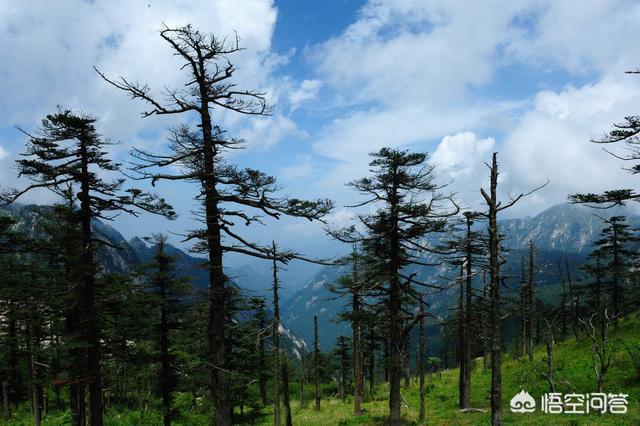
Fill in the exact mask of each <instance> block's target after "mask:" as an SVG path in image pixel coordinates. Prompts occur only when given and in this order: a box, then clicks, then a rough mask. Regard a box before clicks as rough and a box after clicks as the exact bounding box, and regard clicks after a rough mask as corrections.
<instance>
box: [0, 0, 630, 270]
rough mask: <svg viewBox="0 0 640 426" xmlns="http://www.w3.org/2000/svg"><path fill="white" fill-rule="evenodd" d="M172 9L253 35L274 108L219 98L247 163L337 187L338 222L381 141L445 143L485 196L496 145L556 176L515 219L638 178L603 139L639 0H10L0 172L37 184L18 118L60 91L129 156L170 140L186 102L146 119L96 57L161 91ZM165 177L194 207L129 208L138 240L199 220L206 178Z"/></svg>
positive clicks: (169, 73)
mask: <svg viewBox="0 0 640 426" xmlns="http://www.w3.org/2000/svg"><path fill="white" fill-rule="evenodd" d="M162 22H166V23H167V24H169V25H174V24H185V23H192V24H193V25H194V26H196V27H198V28H199V29H201V30H202V31H211V32H215V33H216V34H218V35H225V34H229V33H230V32H232V31H233V30H236V31H237V32H238V34H239V35H240V37H241V39H242V43H243V45H244V47H246V50H245V51H243V52H242V53H241V54H239V55H237V56H236V57H235V58H231V59H232V60H234V62H235V63H236V64H237V66H238V68H239V72H238V75H237V82H238V84H239V85H241V86H243V87H246V88H250V89H251V88H255V89H258V90H265V91H266V92H267V93H268V94H269V99H270V100H271V103H272V104H273V105H274V108H275V109H274V114H273V115H272V116H271V117H266V118H255V117H234V116H232V115H231V114H227V113H225V112H216V113H215V117H216V120H220V122H221V123H223V124H224V126H225V127H226V128H228V129H229V131H230V132H231V133H232V134H234V135H237V136H239V137H243V138H245V139H246V141H247V144H248V149H247V150H246V151H245V152H243V153H238V154H234V156H233V160H234V161H237V162H238V163H239V164H241V165H246V166H252V167H258V168H260V169H263V170H264V171H266V172H268V173H271V174H274V175H276V176H277V177H278V178H279V180H280V182H281V184H283V185H284V186H285V187H286V189H285V192H286V193H288V194H291V195H295V196H301V197H329V198H332V199H334V200H336V204H337V208H336V211H335V212H334V214H333V215H332V217H331V220H332V222H333V223H335V224H337V225H340V224H347V223H349V222H350V220H351V219H352V213H350V212H349V211H348V210H347V209H345V208H344V207H343V206H344V205H345V204H347V203H349V202H352V201H353V200H355V199H357V195H356V194H353V193H351V192H350V191H349V189H347V188H345V186H344V183H345V182H347V181H349V180H352V179H355V178H357V177H361V176H364V175H366V174H367V170H368V167H367V162H368V158H367V153H369V152H371V151H374V150H377V149H379V148H380V147H382V146H394V147H405V148H409V149H413V150H424V151H429V152H431V153H432V159H433V160H434V161H435V162H436V163H437V164H438V169H437V170H438V172H437V173H438V177H439V179H440V180H441V181H442V182H448V183H450V186H449V189H450V190H451V191H454V192H456V193H457V194H458V198H459V199H460V201H461V202H462V203H463V204H464V205H466V206H469V207H476V206H478V203H479V202H480V197H479V188H480V186H481V185H482V184H483V183H484V182H485V181H486V167H485V166H484V164H483V161H485V160H486V159H487V158H488V157H489V156H490V154H491V152H493V151H498V152H499V158H500V161H501V164H502V171H503V173H502V176H501V177H502V181H501V186H502V188H503V192H504V194H505V195H506V194H508V193H516V192H518V191H524V190H528V189H530V188H532V187H535V186H537V185H539V184H540V183H543V182H544V181H546V180H547V179H549V180H551V184H550V185H549V186H548V187H547V188H546V189H545V190H544V191H542V192H539V193H536V194H535V196H533V197H531V198H529V199H528V200H527V201H526V202H524V203H522V204H521V205H520V206H519V207H518V208H517V209H514V210H513V211H512V212H511V213H510V214H512V215H515V216H524V215H532V214H536V213H538V212H540V211H541V210H543V209H544V208H546V207H548V206H550V205H553V204H556V203H558V202H563V201H564V200H565V199H566V195H567V194H569V193H572V192H577V191H592V192H596V191H600V190H603V189H609V188H614V187H621V186H622V187H633V186H634V180H633V178H632V177H631V176H629V175H628V174H625V173H624V172H623V171H622V170H620V167H621V164H620V163H619V162H618V161H616V160H614V159H612V158H610V157H607V156H606V155H605V154H604V153H603V152H602V151H601V150H600V148H599V147H598V146H595V145H593V144H589V143H588V140H589V139H590V138H593V137H597V136H599V135H601V134H602V133H603V132H604V131H606V130H607V129H608V128H609V126H610V124H611V123H612V122H614V121H616V120H619V119H620V118H622V117H624V116H625V115H629V114H633V113H638V109H639V108H640V102H639V101H640V79H639V78H637V77H633V76H628V75H625V74H624V71H625V70H628V69H632V68H636V67H637V66H639V65H640V60H639V59H638V58H640V45H639V44H638V43H636V42H631V41H636V40H640V25H639V24H640V3H638V2H637V1H625V0H590V1H588V2H584V1H577V0H561V1H553V0H531V1H513V0H491V1H486V2H469V1H463V0H395V1H391V0H390V1H384V0H368V1H364V0H363V1H353V0H326V1H322V2H320V1H315V2H311V1H295V0H283V1H275V2H274V1H270V0H243V1H237V0H188V1H177V0H175V1H169V0H167V1H157V0H146V1H136V2H132V1H126V0H114V1H106V0H104V1H102V0H95V1H80V0H60V1H56V2H39V1H35V0H33V1H30V0H26V1H20V2H16V1H11V0H0V85H1V86H2V93H3V96H2V98H0V184H2V185H6V186H16V185H17V186H19V185H22V184H24V182H23V181H19V180H17V179H16V177H15V171H14V170H12V169H11V167H12V166H11V164H12V162H13V161H14V160H15V157H16V156H17V155H18V154H19V153H20V152H21V150H22V149H23V147H24V139H23V137H22V135H21V134H20V133H19V132H17V131H16V130H15V129H14V128H13V126H14V125H20V126H22V127H24V128H25V129H33V128H34V127H36V126H37V124H38V123H39V120H40V119H41V118H42V117H43V116H44V115H45V114H47V113H49V112H51V111H53V110H54V109H55V107H56V105H63V106H65V107H70V108H74V109H80V110H82V111H85V112H91V113H93V114H95V115H96V116H98V117H99V119H100V121H99V129H100V131H101V132H102V133H103V134H104V135H105V136H107V137H109V138H112V139H114V140H117V141H119V142H120V145H118V146H116V147H114V149H113V152H112V155H113V156H114V157H115V158H117V159H118V160H119V161H122V162H126V160H127V151H128V150H129V149H130V148H131V147H132V146H139V147H144V148H148V149H149V148H152V149H160V150H162V149H163V147H164V145H165V142H164V138H165V136H166V128H167V127H168V126H170V125H172V124H175V123H176V119H175V117H163V118H155V117H151V118H146V119H142V118H140V112H141V111H142V110H143V108H144V105H142V104H140V103H136V102H133V101H131V100H130V99H128V98H127V97H126V96H125V95H124V94H122V93H118V92H117V91H116V90H115V89H113V88H111V87H109V86H107V85H106V84H104V82H103V81H101V80H100V79H99V78H98V76H97V75H96V74H95V73H94V72H93V71H92V69H91V67H92V66H93V65H96V66H98V67H99V68H100V69H102V70H103V71H104V72H105V73H107V74H108V75H111V76H118V75H124V76H127V77H128V78H131V79H133V80H137V81H147V82H148V83H149V85H150V87H151V88H152V89H153V90H156V91H157V90H160V89H161V88H162V86H163V85H164V84H167V85H169V86H171V85H174V86H175V85H179V84H181V82H183V81H184V76H183V75H181V74H180V72H179V70H178V66H177V62H176V59H175V58H173V57H171V56H170V51H169V50H168V49H167V46H165V45H164V44H163V42H162V40H161V39H160V37H159V36H158V35H157V30H158V29H159V28H160V25H161V23H162ZM158 189H159V190H160V191H162V193H163V194H165V195H166V198H167V199H168V200H169V201H170V202H172V203H173V204H174V205H175V206H176V208H177V210H178V212H179V213H180V218H179V219H178V220H177V221H175V222H167V221H165V220H163V219H160V218H155V217H150V216H142V217H140V218H126V217H122V218H119V219H118V220H117V222H116V227H117V228H118V229H119V230H120V231H121V232H122V233H123V234H124V235H125V236H126V237H132V236H134V235H148V234H149V233H151V232H157V231H165V232H175V233H180V232H184V230H185V229H191V228H194V227H195V226H197V224H195V223H194V222H193V221H192V220H191V219H190V217H191V215H190V211H191V210H193V208H194V205H193V202H192V196H193V194H194V190H193V188H192V187H190V186H188V185H178V186H176V185H170V184H162V185H160V186H159V187H158ZM25 201H27V202H40V203H46V202H51V201H52V198H51V196H49V195H47V194H44V193H37V194H33V195H31V196H30V197H28V198H26V199H25ZM246 233H247V234H248V235H249V236H251V237H252V238H255V239H258V240H262V241H269V240H270V239H272V238H274V239H276V240H278V241H280V242H281V244H282V245H284V246H287V247H292V248H294V249H297V250H301V251H304V252H305V253H309V254H312V255H325V254H333V253H332V252H333V251H335V250H337V249H336V248H335V244H334V243H331V242H330V241H329V240H328V239H327V238H326V237H325V236H324V232H323V230H322V228H321V227H320V226H316V225H312V224H308V223H306V222H300V221H289V220H287V221H283V222H282V223H279V224H273V225H272V226H269V227H266V228H257V229H252V230H246ZM174 240H175V241H178V238H177V237H175V238H174ZM243 261H244V260H242V259H234V260H233V262H234V263H241V262H243Z"/></svg>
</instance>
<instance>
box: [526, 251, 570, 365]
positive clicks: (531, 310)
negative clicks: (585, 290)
mask: <svg viewBox="0 0 640 426" xmlns="http://www.w3.org/2000/svg"><path fill="white" fill-rule="evenodd" d="M534 270H535V261H534V248H533V243H532V242H531V241H529V279H528V281H527V331H528V335H527V354H528V355H529V362H533V321H534V319H533V316H534V297H533V273H534ZM567 273H569V271H568V270H567ZM569 285H571V282H569Z"/></svg>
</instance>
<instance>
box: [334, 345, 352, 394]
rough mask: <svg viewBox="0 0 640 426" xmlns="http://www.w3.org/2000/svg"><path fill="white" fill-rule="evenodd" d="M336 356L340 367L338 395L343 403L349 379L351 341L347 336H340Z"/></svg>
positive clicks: (335, 350)
mask: <svg viewBox="0 0 640 426" xmlns="http://www.w3.org/2000/svg"><path fill="white" fill-rule="evenodd" d="M334 356H335V357H336V362H337V364H338V366H339V371H338V394H339V395H340V399H341V400H342V402H344V401H345V398H346V396H347V390H346V388H347V377H348V374H349V357H350V354H349V339H348V338H347V336H338V340H337V342H336V348H335V349H334Z"/></svg>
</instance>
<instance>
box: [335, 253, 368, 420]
mask: <svg viewBox="0 0 640 426" xmlns="http://www.w3.org/2000/svg"><path fill="white" fill-rule="evenodd" d="M361 257H362V255H361V254H360V253H358V251H357V244H356V243H354V244H353V250H352V252H351V256H349V258H348V259H346V261H349V262H350V263H351V274H350V275H345V276H342V277H340V279H339V280H338V282H337V283H336V284H335V285H329V286H328V289H329V291H331V292H333V293H336V294H338V295H339V297H342V296H349V298H350V300H349V302H348V303H349V306H350V307H351V310H350V311H346V312H342V313H340V314H339V316H338V318H340V320H342V321H349V322H350V323H351V330H352V340H351V341H352V345H353V350H352V354H353V383H354V387H353V415H354V416H359V415H361V414H362V398H363V394H364V378H363V364H364V355H363V350H362V328H363V327H362V323H363V315H364V312H363V304H364V302H363V297H364V296H365V286H364V282H363V280H362V279H361V273H360V272H361V271H360V270H359V261H360V258H361ZM342 399H343V400H344V397H343V398H342Z"/></svg>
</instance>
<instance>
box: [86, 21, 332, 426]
mask: <svg viewBox="0 0 640 426" xmlns="http://www.w3.org/2000/svg"><path fill="white" fill-rule="evenodd" d="M160 36H161V37H162V38H163V39H164V40H165V41H166V42H167V43H168V44H169V45H170V47H171V49H172V50H173V52H174V53H175V54H176V55H177V56H178V57H180V58H181V59H182V60H184V66H183V67H182V69H183V70H185V72H186V73H187V74H188V79H189V81H190V82H189V83H188V84H187V86H186V87H184V88H182V89H176V90H174V89H166V93H165V95H166V97H167V98H168V101H167V102H166V103H163V102H162V101H159V100H158V99H157V98H155V97H154V95H152V94H151V91H150V89H149V87H148V86H146V85H138V84H135V83H131V82H129V81H128V80H126V79H124V78H121V79H119V80H118V81H115V80H109V79H108V78H107V77H106V76H104V75H103V74H102V73H100V72H99V71H98V72H99V73H100V75H101V76H102V77H103V78H104V79H105V80H106V81H107V82H109V83H110V84H112V85H113V86H115V87H116V88H118V89H121V90H123V91H125V92H127V93H128V94H129V95H130V96H131V97H132V98H133V99H140V100H142V101H144V102H146V103H147V104H148V105H150V110H148V111H146V112H145V113H144V114H143V115H144V116H150V115H174V114H185V116H186V115H188V114H193V113H195V114H197V121H198V124H197V126H198V128H197V130H192V129H191V128H189V126H188V125H186V124H183V125H180V126H177V127H175V128H173V129H172V137H171V141H170V147H169V148H170V151H171V152H170V153H169V154H155V153H151V152H145V151H142V150H135V152H134V153H133V155H134V156H135V157H137V159H138V161H139V163H138V164H137V165H136V166H134V171H136V172H138V173H139V174H140V178H144V179H150V180H151V182H152V184H155V183H156V182H157V181H159V180H169V181H190V182H195V183H196V184H197V185H198V186H199V188H200V195H199V196H198V200H199V201H200V202H202V204H203V212H202V221H203V223H204V229H203V230H200V231H196V232H193V233H191V234H190V235H189V237H188V238H189V239H194V238H197V239H200V241H201V244H200V245H199V248H200V249H201V250H202V251H203V252H205V253H206V254H207V256H208V261H209V275H210V277H209V285H210V292H209V315H210V318H209V324H208V333H207V334H208V344H209V354H208V359H209V363H210V365H211V366H212V367H211V369H210V371H211V396H212V398H213V408H214V413H213V415H214V418H215V422H216V424H217V425H219V426H227V425H230V424H231V422H232V420H231V419H232V403H231V400H230V397H229V395H230V385H231V384H230V377H229V373H227V372H228V371H229V369H228V367H229V363H230V360H229V356H230V353H231V350H232V348H230V347H229V345H228V341H227V340H226V338H225V317H226V314H225V305H226V304H225V295H226V290H225V280H224V276H223V272H222V269H223V253H226V252H236V253H242V254H246V255H250V256H255V257H261V258H265V259H268V258H269V248H268V247H263V246H260V245H259V244H256V243H253V242H250V241H248V240H246V239H245V238H243V237H242V236H241V235H240V234H239V233H237V232H236V231H234V225H236V222H239V223H242V224H245V225H250V224H254V223H261V216H260V215H266V216H268V217H271V218H275V219H278V218H280V217H281V216H282V215H287V216H293V217H301V218H305V219H310V220H316V219H321V218H322V217H323V216H324V215H325V214H326V213H327V212H328V211H329V210H330V208H331V203H330V202H329V201H328V200H319V201H315V202H310V201H303V200H298V199H293V198H286V197H285V198H279V197H276V196H275V195H274V193H275V192H276V191H277V190H278V186H277V185H276V182H275V179H274V178H273V177H271V176H267V175H265V174H263V173H262V172H260V171H257V170H254V169H241V168H238V167H236V166H235V165H232V164H230V163H228V162H227V161H226V160H225V158H224V153H225V151H228V150H229V149H238V148H241V147H242V141H239V140H236V139H231V138H229V137H227V136H226V135H225V132H224V131H223V130H222V129H221V128H220V127H219V126H217V125H214V121H213V116H212V113H213V112H214V111H217V110H218V109H223V110H228V111H232V112H236V113H239V114H246V115H264V114H268V113H269V111H270V108H269V107H268V105H267V103H266V100H265V97H264V94H262V93H259V92H255V91H249V90H240V89H238V88H237V87H236V85H235V84H234V83H232V76H233V74H234V73H235V71H236V68H235V67H234V66H233V65H232V64H231V62H230V61H229V59H228V57H229V56H231V55H233V54H234V53H236V52H238V51H240V50H241V48H240V46H239V42H238V39H237V37H236V38H235V40H234V42H232V43H229V42H228V41H227V39H219V38H217V37H215V36H213V35H208V34H203V33H201V32H199V31H197V30H195V29H193V28H192V27H191V26H185V27H178V28H168V27H165V28H164V29H163V30H162V31H160ZM173 166H182V170H183V172H178V173H173V169H170V171H168V172H165V171H164V170H165V169H163V168H171V167H173ZM157 168H160V170H159V171H157V170H156V169H157ZM251 210H254V211H257V212H258V213H256V214H252V213H251ZM279 256H280V259H279V260H280V261H287V260H289V259H291V258H292V257H293V254H292V253H290V252H285V251H282V252H280V254H279Z"/></svg>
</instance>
